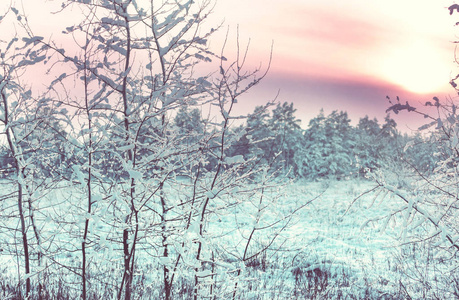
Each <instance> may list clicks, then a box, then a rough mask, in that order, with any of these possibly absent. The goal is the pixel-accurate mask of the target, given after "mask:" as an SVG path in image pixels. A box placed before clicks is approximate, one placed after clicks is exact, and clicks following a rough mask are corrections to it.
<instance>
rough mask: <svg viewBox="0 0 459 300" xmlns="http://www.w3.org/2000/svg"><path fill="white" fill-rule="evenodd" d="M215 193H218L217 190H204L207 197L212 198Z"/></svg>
mask: <svg viewBox="0 0 459 300" xmlns="http://www.w3.org/2000/svg"><path fill="white" fill-rule="evenodd" d="M217 195H218V191H217V190H216V189H213V190H211V191H208V192H206V197H208V198H209V199H213V198H215V197H216V196H217Z"/></svg>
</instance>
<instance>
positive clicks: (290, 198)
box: [0, 180, 457, 299]
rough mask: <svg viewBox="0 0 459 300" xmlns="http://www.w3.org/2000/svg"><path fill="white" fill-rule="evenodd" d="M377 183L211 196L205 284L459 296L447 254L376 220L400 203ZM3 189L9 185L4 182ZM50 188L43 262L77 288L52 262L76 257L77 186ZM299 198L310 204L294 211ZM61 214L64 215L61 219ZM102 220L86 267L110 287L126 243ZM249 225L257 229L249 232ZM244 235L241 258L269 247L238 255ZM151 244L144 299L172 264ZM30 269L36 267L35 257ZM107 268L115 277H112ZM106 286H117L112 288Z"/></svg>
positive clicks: (242, 290) (318, 293) (357, 295)
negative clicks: (406, 239)
mask: <svg viewBox="0 0 459 300" xmlns="http://www.w3.org/2000/svg"><path fill="white" fill-rule="evenodd" d="M374 186H375V184H374V183H372V182H369V181H363V180H353V181H322V182H304V181H299V182H296V183H292V184H289V185H286V186H284V187H282V188H279V189H278V190H276V191H271V192H269V193H266V194H264V195H263V198H259V196H260V195H258V196H257V195H254V197H253V198H251V199H241V200H245V201H244V202H243V204H241V205H238V206H237V205H236V206H234V208H233V209H229V210H228V209H227V210H225V211H224V212H221V213H220V212H219V210H218V207H217V206H218V205H216V207H215V210H214V211H215V212H214V213H212V214H211V215H209V223H208V227H207V228H206V230H207V232H206V236H207V238H208V241H209V242H208V244H207V247H208V248H209V249H213V250H214V252H212V253H214V255H215V257H214V258H212V259H213V260H214V261H216V262H217V263H215V267H213V269H211V272H208V273H205V274H204V273H202V275H203V277H204V275H212V277H209V284H211V283H212V282H215V283H216V285H215V289H214V290H213V291H212V293H213V295H218V298H231V297H232V295H233V294H232V291H233V290H234V288H235V283H236V282H237V283H238V286H237V294H236V298H239V299H292V298H298V299H305V298H306V299H310V298H311V299H312V298H315V299H364V298H368V299H394V298H396V299H401V298H409V297H411V298H412V299H431V298H434V297H435V295H438V296H439V299H454V297H457V295H456V296H455V295H454V294H453V292H452V291H454V289H456V290H457V284H456V287H452V286H451V282H454V280H451V281H450V282H443V283H442V282H441V281H442V280H444V277H445V274H446V272H444V270H446V269H447V268H449V269H450V268H451V266H450V265H448V264H451V261H445V262H443V264H444V265H442V263H441V262H439V261H437V260H434V259H433V257H435V255H434V254H435V253H433V254H432V253H431V252H430V251H431V250H429V249H430V248H429V247H428V245H427V244H417V245H406V246H403V247H400V246H399V244H400V239H399V238H398V237H399V236H400V234H401V228H400V224H399V223H398V222H397V218H394V219H392V221H391V222H389V223H388V224H387V226H386V225H385V223H384V222H383V221H381V220H384V217H385V216H387V215H389V214H390V213H391V212H392V211H394V210H397V208H398V205H400V204H399V203H398V202H397V199H395V198H391V197H390V196H389V195H386V196H385V197H382V196H381V195H380V194H378V192H377V191H373V192H369V193H366V192H367V191H370V190H371V189H372V188H373V187H374ZM2 188H3V190H4V191H6V190H7V189H5V188H4V186H2ZM47 197H48V199H46V200H43V201H42V202H40V203H41V205H42V206H41V207H39V209H41V210H42V212H43V215H41V213H39V212H37V214H36V217H37V219H39V220H40V222H42V226H43V227H41V228H40V230H41V234H42V239H43V243H44V244H47V243H48V245H51V247H50V248H48V249H46V251H48V252H49V253H55V254H56V255H55V256H53V259H54V261H48V266H49V265H54V267H55V269H52V272H55V271H56V270H59V272H62V274H63V275H62V276H61V277H62V279H63V280H64V281H65V279H66V278H67V279H68V278H72V276H73V278H76V279H74V280H73V282H72V283H71V284H70V285H71V286H72V287H73V288H74V289H75V290H76V291H77V290H78V279H77V278H78V277H75V275H72V274H71V272H69V270H66V269H65V268H59V267H56V266H57V265H56V263H60V264H62V265H71V266H78V262H79V256H80V255H81V253H80V252H79V251H78V247H79V245H81V244H80V243H81V240H79V239H77V236H79V235H81V232H78V231H81V230H82V228H79V227H78V226H75V224H83V222H82V220H79V219H78V218H80V216H78V214H76V212H77V211H78V210H79V208H78V205H77V204H75V201H76V199H77V198H78V193H76V192H75V191H70V190H66V189H61V190H58V191H55V192H52V193H50V194H49V195H48V196H47ZM260 199H262V200H263V201H262V203H266V204H270V205H267V206H266V207H265V208H264V209H262V210H260V207H261V204H260ZM47 201H54V202H53V203H56V201H62V203H65V205H64V204H63V205H64V206H61V207H62V208H64V207H65V211H62V210H61V209H59V207H60V206H56V205H53V206H49V207H47V206H46V205H44V204H46V202H47ZM304 204H307V205H305V206H304V207H303V208H302V209H300V210H298V211H296V212H295V213H294V214H293V215H292V214H291V213H292V212H293V211H294V210H295V209H296V208H298V207H301V206H302V205H304ZM2 208H3V214H2V216H1V217H0V221H1V222H2V226H5V227H4V228H7V227H10V228H16V227H17V226H18V220H17V219H15V218H11V217H8V215H9V216H12V215H13V214H14V211H15V209H16V208H15V206H14V203H13V202H10V203H9V205H7V203H6V202H4V203H3V207H2ZM258 211H261V212H259V213H257V212H258ZM41 217H42V218H41ZM40 218H41V219H40ZM64 220H65V221H66V222H68V224H64V223H63V222H64ZM378 220H380V221H378ZM92 221H94V222H93V223H94V224H95V223H96V221H98V220H94V218H93V219H92ZM55 222H57V223H59V226H56V224H55ZM99 224H100V225H99V226H98V227H97V228H93V229H92V232H93V233H94V234H93V237H94V236H95V233H97V235H98V245H97V247H94V248H93V249H92V250H91V252H90V253H91V264H92V265H93V266H94V268H92V269H91V270H92V272H95V271H98V272H101V274H94V278H99V279H100V278H104V277H106V278H107V280H106V281H105V282H106V283H107V285H105V286H104V285H103V284H100V283H101V282H103V281H97V280H95V281H93V282H94V285H93V287H94V286H100V287H99V288H100V289H107V287H108V286H109V285H110V284H113V285H116V284H117V282H118V280H119V274H120V272H121V261H122V257H121V256H120V255H121V253H122V252H121V249H120V245H119V244H117V243H114V242H110V238H109V236H110V234H109V233H110V230H113V229H110V228H109V227H108V225H109V224H108V223H104V222H100V223H99ZM253 228H257V230H255V231H254V233H253V235H251V233H252V231H253ZM189 232H191V231H190V230H189ZM104 233H105V234H104ZM30 235H32V233H30ZM18 236H19V233H17V234H16V241H17V244H14V243H13V240H14V239H13V234H12V233H11V232H8V231H7V230H2V233H1V239H2V242H3V243H4V245H5V247H4V249H5V250H7V249H8V250H7V251H3V252H0V264H1V265H2V266H3V267H2V268H3V270H2V271H3V277H2V278H3V280H6V277H11V280H13V279H14V278H15V277H16V275H17V273H18V267H17V263H18V262H19V263H21V258H20V257H16V256H12V255H10V254H9V253H13V252H14V249H15V248H17V249H20V247H21V244H20V243H19V242H18V241H19V238H18ZM105 236H107V237H108V239H106V237H105ZM249 236H251V240H250V241H251V244H250V247H247V248H248V251H247V253H248V254H247V255H246V257H250V255H251V254H253V253H256V252H257V251H259V250H260V249H263V248H264V247H267V246H269V249H268V250H267V251H266V252H265V253H263V254H260V255H258V256H256V257H254V258H252V259H249V260H247V261H246V262H245V263H242V260H241V259H242V258H243V256H244V250H245V249H246V245H247V241H248V240H249V239H248V238H249ZM142 237H143V236H142ZM192 238H193V237H190V239H192ZM274 238H275V239H274ZM8 241H9V242H8ZM8 243H11V244H9V245H8ZM145 245H147V244H145ZM151 245H154V243H151ZM170 251H171V253H174V251H177V252H180V251H181V252H182V253H183V257H184V258H185V257H186V253H185V252H186V249H185V248H184V247H182V248H180V247H179V246H177V243H176V244H174V246H173V247H172V246H171V250H170ZM152 253H154V251H151V249H147V248H146V247H145V248H142V247H141V248H139V249H138V254H137V264H138V277H137V281H136V282H137V285H136V288H137V289H139V290H140V289H142V291H143V292H142V293H143V295H144V296H141V298H142V297H143V298H145V299H148V297H159V296H160V294H161V292H160V291H159V290H158V287H160V286H161V276H162V273H161V264H164V263H170V262H164V260H161V259H159V260H158V258H155V257H154V255H153V254H152ZM208 259H209V260H210V259H211V258H208ZM101 261H104V263H102V262H101ZM21 264H22V263H21ZM189 264H190V266H189V267H188V268H186V267H185V268H182V269H181V270H180V272H178V273H177V278H178V279H177V280H176V282H175V284H176V285H178V286H180V285H181V287H180V289H182V293H183V294H182V296H181V297H183V298H184V299H186V298H187V294H186V293H187V291H186V289H187V288H188V289H189V286H190V284H191V283H192V282H193V280H194V279H193V276H194V275H193V274H194V273H193V272H194V269H193V268H192V267H191V266H192V265H193V262H192V261H190V262H189ZM34 268H35V271H38V268H37V267H36V266H35V267H34ZM42 270H43V271H42V273H41V275H40V276H43V274H44V273H43V272H45V266H42ZM50 270H51V268H50ZM239 270H240V271H239ZM20 271H22V267H21V268H20ZM6 274H10V275H6ZM448 274H451V273H448ZM456 274H457V273H456ZM34 276H38V275H34ZM109 277H113V278H112V279H111V280H108V278H109ZM453 277H454V276H453ZM96 282H97V283H96ZM456 282H457V281H456ZM448 287H449V288H448ZM108 290H111V291H115V290H116V288H108ZM447 290H448V291H447ZM105 292H107V291H105ZM188 292H189V290H188ZM107 293H110V292H107ZM188 295H189V294H188ZM177 298H179V296H177Z"/></svg>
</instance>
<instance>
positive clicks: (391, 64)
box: [213, 0, 459, 131]
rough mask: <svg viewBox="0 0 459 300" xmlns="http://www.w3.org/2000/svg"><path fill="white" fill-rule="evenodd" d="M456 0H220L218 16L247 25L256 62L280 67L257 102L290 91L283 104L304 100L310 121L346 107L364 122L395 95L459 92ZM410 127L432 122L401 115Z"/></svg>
mask: <svg viewBox="0 0 459 300" xmlns="http://www.w3.org/2000/svg"><path fill="white" fill-rule="evenodd" d="M451 4H453V2H452V1H444V0H441V1H412V0H403V1H400V0H385V1H368V0H366V1H365V0H347V1H342V0H324V1H314V0H283V1H277V0H251V1H247V0H219V1H217V4H216V6H215V8H214V15H213V18H215V19H216V20H217V19H218V18H224V20H225V25H227V26H228V27H229V28H230V29H233V31H234V28H236V27H237V26H239V32H240V40H241V41H242V42H247V41H248V39H250V55H249V57H250V59H251V61H252V62H253V64H254V66H255V65H258V64H259V63H260V62H262V63H265V64H266V62H267V61H268V60H269V53H270V47H271V42H274V50H273V61H272V65H271V68H270V71H269V73H268V75H267V77H266V78H265V80H264V82H262V83H261V84H260V85H259V86H258V87H257V88H256V89H255V90H252V91H251V92H250V93H249V94H248V95H247V98H246V99H248V100H247V101H249V102H253V103H254V104H260V103H262V102H263V101H266V100H271V99H272V98H274V97H275V96H276V94H277V91H278V90H280V93H279V96H278V98H277V100H278V101H280V102H284V101H287V102H294V106H295V107H296V108H297V116H298V117H299V118H300V119H302V120H303V121H302V125H303V127H307V123H308V119H310V118H312V117H314V116H316V115H317V114H318V113H319V111H320V109H321V108H323V109H324V111H325V114H328V113H331V111H333V110H345V111H347V112H348V113H349V115H350V117H351V119H353V121H355V122H357V121H358V119H359V118H360V117H363V116H365V115H369V116H370V117H377V118H378V119H379V120H380V122H381V121H382V119H383V118H384V116H385V110H386V109H387V107H388V105H389V103H388V101H387V99H386V96H390V97H391V98H396V97H397V96H399V97H400V99H401V100H402V101H409V102H410V103H411V104H416V103H417V102H422V103H424V102H425V101H427V100H430V99H432V97H433V96H438V97H439V98H440V99H448V98H449V97H454V95H455V91H454V90H453V89H452V88H451V87H450V85H449V81H450V79H451V78H452V77H454V76H455V75H456V72H457V68H456V64H455V62H454V52H455V50H454V49H455V46H454V44H453V43H452V41H455V39H456V31H455V30H456V28H455V26H454V25H455V23H456V22H457V21H459V14H457V15H452V16H450V15H449V11H448V9H447V8H448V7H449V5H451ZM458 39H459V38H458ZM392 117H394V119H395V120H396V121H397V123H398V124H399V128H400V129H401V130H403V131H409V130H410V129H416V128H417V126H418V125H419V124H422V123H423V120H420V119H419V117H418V116H417V115H408V114H406V113H404V114H403V115H398V116H392Z"/></svg>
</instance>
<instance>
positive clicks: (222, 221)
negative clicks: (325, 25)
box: [0, 0, 459, 300]
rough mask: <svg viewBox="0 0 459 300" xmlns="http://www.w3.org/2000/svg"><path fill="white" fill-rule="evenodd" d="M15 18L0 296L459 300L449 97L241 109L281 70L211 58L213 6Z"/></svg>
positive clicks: (151, 6)
mask: <svg viewBox="0 0 459 300" xmlns="http://www.w3.org/2000/svg"><path fill="white" fill-rule="evenodd" d="M19 7H20V6H17V7H16V6H13V5H12V6H10V7H9V8H8V9H7V10H6V11H4V12H0V16H1V17H0V32H1V42H0V65H1V70H0V100H1V103H0V262H1V264H0V270H1V272H0V298H2V299H125V300H130V299H457V298H459V270H458V267H459V265H458V256H457V254H458V252H457V251H458V250H459V228H458V227H457V224H458V221H459V220H458V217H459V213H458V214H457V212H458V211H456V209H457V208H458V200H459V189H458V187H459V182H458V180H459V178H458V171H459V170H458V159H459V152H458V151H459V150H458V149H459V148H458V147H459V117H458V113H457V106H456V104H455V102H454V100H451V101H449V102H447V101H443V102H442V101H440V100H439V99H438V98H437V97H433V98H432V100H431V101H428V102H426V103H422V105H418V106H411V105H410V104H409V103H408V102H406V101H403V100H401V99H399V98H398V97H396V98H393V97H387V98H388V99H387V100H388V102H387V103H388V104H387V111H386V113H387V116H386V117H385V119H384V120H383V121H381V122H380V121H378V120H377V119H372V118H369V117H368V116H362V117H361V118H360V119H359V120H358V122H357V120H350V118H349V117H348V114H347V113H346V112H345V111H338V110H336V111H333V112H331V113H329V114H325V113H324V111H320V112H318V115H317V116H316V117H314V118H312V119H311V120H309V122H308V124H303V125H302V124H301V121H300V120H299V119H298V118H297V117H296V116H295V113H296V109H295V108H294V104H293V103H291V102H276V101H267V102H266V104H265V105H262V106H257V107H256V108H255V109H254V110H253V112H249V113H247V114H246V115H235V114H234V110H235V109H234V108H235V107H236V106H237V105H243V103H239V102H242V100H240V99H241V98H243V96H244V95H246V94H247V93H248V91H249V90H251V89H252V88H256V87H257V85H258V84H259V82H261V81H262V80H263V79H264V77H265V76H266V74H267V72H268V71H269V66H268V67H265V69H262V68H261V67H260V68H255V69H250V68H248V67H247V64H246V60H245V59H246V55H247V52H248V51H249V49H248V47H247V48H245V47H244V46H241V45H240V44H239V40H238V41H237V45H236V46H234V47H233V45H229V44H228V45H227V44H226V40H225V43H224V45H223V47H222V48H221V49H211V48H210V46H208V44H209V40H210V39H211V38H212V37H213V35H214V34H215V33H216V32H217V31H218V30H220V29H221V28H217V27H216V28H212V27H209V26H208V25H207V24H206V23H205V21H206V20H207V18H208V17H209V14H210V13H211V12H212V3H211V2H210V1H201V2H195V1H186V0H183V1H170V0H162V1H156V0H150V1H135V0H66V1H64V2H63V3H62V6H61V7H60V8H59V11H57V12H55V13H56V14H63V15H64V16H65V14H66V12H69V11H70V12H73V10H72V9H76V8H77V9H78V11H81V14H79V15H78V18H76V19H75V20H76V23H73V24H69V25H68V26H63V28H58V29H56V32H53V36H52V37H46V38H45V37H43V36H39V35H35V34H34V29H33V28H31V26H30V25H29V22H28V18H27V16H26V15H25V13H24V12H23V11H22V9H20V8H19ZM450 11H451V13H453V11H454V9H452V10H451V9H450ZM447 12H448V11H446V13H447ZM13 23H14V24H15V26H14V28H15V29H14V31H12V30H11V27H8V26H9V24H13ZM66 25H67V24H66ZM3 28H6V29H5V30H4V31H3ZM9 33H11V36H8V34H9ZM229 34H230V33H227V36H228V35H229ZM236 35H237V34H236ZM60 38H62V39H67V40H66V42H65V43H63V42H61V40H59V39H60ZM69 41H70V42H69ZM241 43H242V42H241ZM63 45H65V46H63ZM232 47H233V48H236V49H237V51H236V54H235V55H234V57H230V56H228V57H227V54H226V53H227V51H228V48H232ZM228 52H229V53H231V52H230V51H228ZM203 66H205V67H203ZM209 66H210V67H211V68H212V70H211V71H209ZM31 78H32V79H36V80H40V83H43V84H32V82H31ZM456 79H457V78H456ZM456 79H453V80H452V81H451V85H452V87H453V91H454V89H455V88H457V85H456V83H455V80H456ZM455 92H457V90H456V91H455ZM398 114H412V115H413V116H415V117H419V118H424V120H426V122H425V125H424V126H422V127H421V128H419V130H418V131H417V132H416V133H415V134H402V133H401V132H400V131H399V130H398V128H397V124H396V121H395V120H394V119H393V116H394V115H398Z"/></svg>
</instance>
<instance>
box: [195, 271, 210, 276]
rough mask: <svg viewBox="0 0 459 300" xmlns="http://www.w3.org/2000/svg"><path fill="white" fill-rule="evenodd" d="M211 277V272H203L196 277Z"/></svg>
mask: <svg viewBox="0 0 459 300" xmlns="http://www.w3.org/2000/svg"><path fill="white" fill-rule="evenodd" d="M210 275H212V272H211V271H210V270H203V271H199V272H196V276H198V277H207V276H210Z"/></svg>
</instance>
